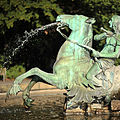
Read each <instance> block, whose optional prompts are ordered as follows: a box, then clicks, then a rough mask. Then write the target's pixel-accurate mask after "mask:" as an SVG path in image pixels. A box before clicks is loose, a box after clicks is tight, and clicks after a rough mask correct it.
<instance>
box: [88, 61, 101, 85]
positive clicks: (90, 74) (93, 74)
mask: <svg viewBox="0 0 120 120" xmlns="http://www.w3.org/2000/svg"><path fill="white" fill-rule="evenodd" d="M100 72H101V68H100V66H99V64H98V63H97V62H95V63H94V64H93V66H92V67H91V68H90V69H89V71H88V72H87V74H86V78H87V80H90V81H94V82H95V83H97V84H96V85H98V86H101V81H99V80H98V79H97V78H96V75H97V74H99V73H100Z"/></svg>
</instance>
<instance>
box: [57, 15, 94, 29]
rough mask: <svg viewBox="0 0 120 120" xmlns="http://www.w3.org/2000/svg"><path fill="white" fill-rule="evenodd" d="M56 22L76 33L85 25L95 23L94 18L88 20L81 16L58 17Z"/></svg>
mask: <svg viewBox="0 0 120 120" xmlns="http://www.w3.org/2000/svg"><path fill="white" fill-rule="evenodd" d="M56 21H58V22H60V23H62V24H63V25H67V26H68V27H69V28H70V29H71V30H72V31H77V30H79V29H80V28H81V27H83V26H85V25H90V24H93V23H95V19H94V18H89V17H86V16H83V15H59V16H58V17H57V19H56Z"/></svg>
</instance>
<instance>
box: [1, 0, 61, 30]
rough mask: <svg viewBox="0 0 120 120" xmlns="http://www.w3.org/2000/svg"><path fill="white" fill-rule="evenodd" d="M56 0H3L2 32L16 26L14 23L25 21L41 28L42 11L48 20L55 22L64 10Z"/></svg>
mask: <svg viewBox="0 0 120 120" xmlns="http://www.w3.org/2000/svg"><path fill="white" fill-rule="evenodd" d="M55 2H56V0H9V1H8V0H1V1H0V9H1V14H0V27H1V31H2V30H4V27H7V28H8V29H9V28H11V27H13V26H14V22H15V21H18V20H25V21H28V22H31V23H33V24H34V23H36V24H37V26H40V25H38V24H40V23H41V22H40V20H41V14H40V12H39V11H41V12H42V13H43V14H44V16H45V17H47V19H48V18H49V20H50V21H54V20H55V17H56V16H54V15H53V11H54V12H56V14H62V13H63V12H62V9H61V8H60V7H59V5H57V4H56V3H55Z"/></svg>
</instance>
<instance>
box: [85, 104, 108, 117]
mask: <svg viewBox="0 0 120 120" xmlns="http://www.w3.org/2000/svg"><path fill="white" fill-rule="evenodd" d="M87 113H88V114H89V115H91V114H99V115H100V114H102V115H103V114H110V110H109V108H108V106H106V107H102V105H101V104H96V103H94V104H91V105H88V109H87Z"/></svg>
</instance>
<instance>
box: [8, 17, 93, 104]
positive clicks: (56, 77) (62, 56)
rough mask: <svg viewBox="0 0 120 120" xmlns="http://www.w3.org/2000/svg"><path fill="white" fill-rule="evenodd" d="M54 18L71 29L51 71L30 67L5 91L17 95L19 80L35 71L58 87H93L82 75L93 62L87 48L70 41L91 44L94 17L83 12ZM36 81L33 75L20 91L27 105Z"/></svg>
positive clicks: (35, 73)
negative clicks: (26, 85)
mask: <svg viewBox="0 0 120 120" xmlns="http://www.w3.org/2000/svg"><path fill="white" fill-rule="evenodd" d="M56 21H58V22H59V23H60V24H62V25H63V26H64V25H65V26H66V25H67V26H68V27H69V28H70V29H71V30H72V32H71V34H70V36H69V37H68V39H67V40H66V41H65V42H64V43H63V45H62V46H61V48H60V50H59V52H58V55H57V58H56V62H55V63H54V66H53V73H46V72H44V71H42V70H40V69H39V68H37V67H36V68H32V69H31V70H29V71H28V72H26V73H24V74H22V75H20V76H18V77H17V78H16V79H15V81H14V84H13V86H12V87H11V88H10V90H9V91H8V95H9V94H15V95H16V94H17V93H18V92H19V91H21V88H20V86H19V84H20V83H21V82H22V81H23V79H25V78H27V77H29V76H32V75H37V76H39V77H40V78H42V79H43V80H44V81H46V82H48V83H50V84H52V85H55V86H56V87H58V88H60V89H64V88H67V90H70V91H71V90H72V91H74V90H73V89H74V88H78V87H81V86H82V87H85V86H88V85H89V86H91V88H94V84H93V83H92V82H89V81H83V80H82V77H83V76H84V74H85V73H86V72H87V71H88V69H89V68H90V67H91V65H92V62H93V61H92V60H91V58H90V55H89V54H90V53H89V51H88V50H87V49H85V48H83V47H80V46H78V45H77V44H74V43H72V42H70V40H71V41H74V42H76V43H78V44H82V45H86V46H89V47H92V39H93V30H92V24H93V23H94V22H95V20H94V18H88V17H86V16H83V15H60V16H58V17H57V19H56ZM38 81H39V80H36V78H33V79H32V81H31V82H30V83H29V85H28V87H27V88H26V89H25V90H24V92H23V100H24V104H25V105H26V106H30V104H31V103H32V102H33V101H32V99H31V98H30V97H29V95H30V90H31V88H32V86H33V85H34V84H35V83H36V82H38ZM78 96H80V95H78ZM86 101H87V100H85V102H86Z"/></svg>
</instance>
